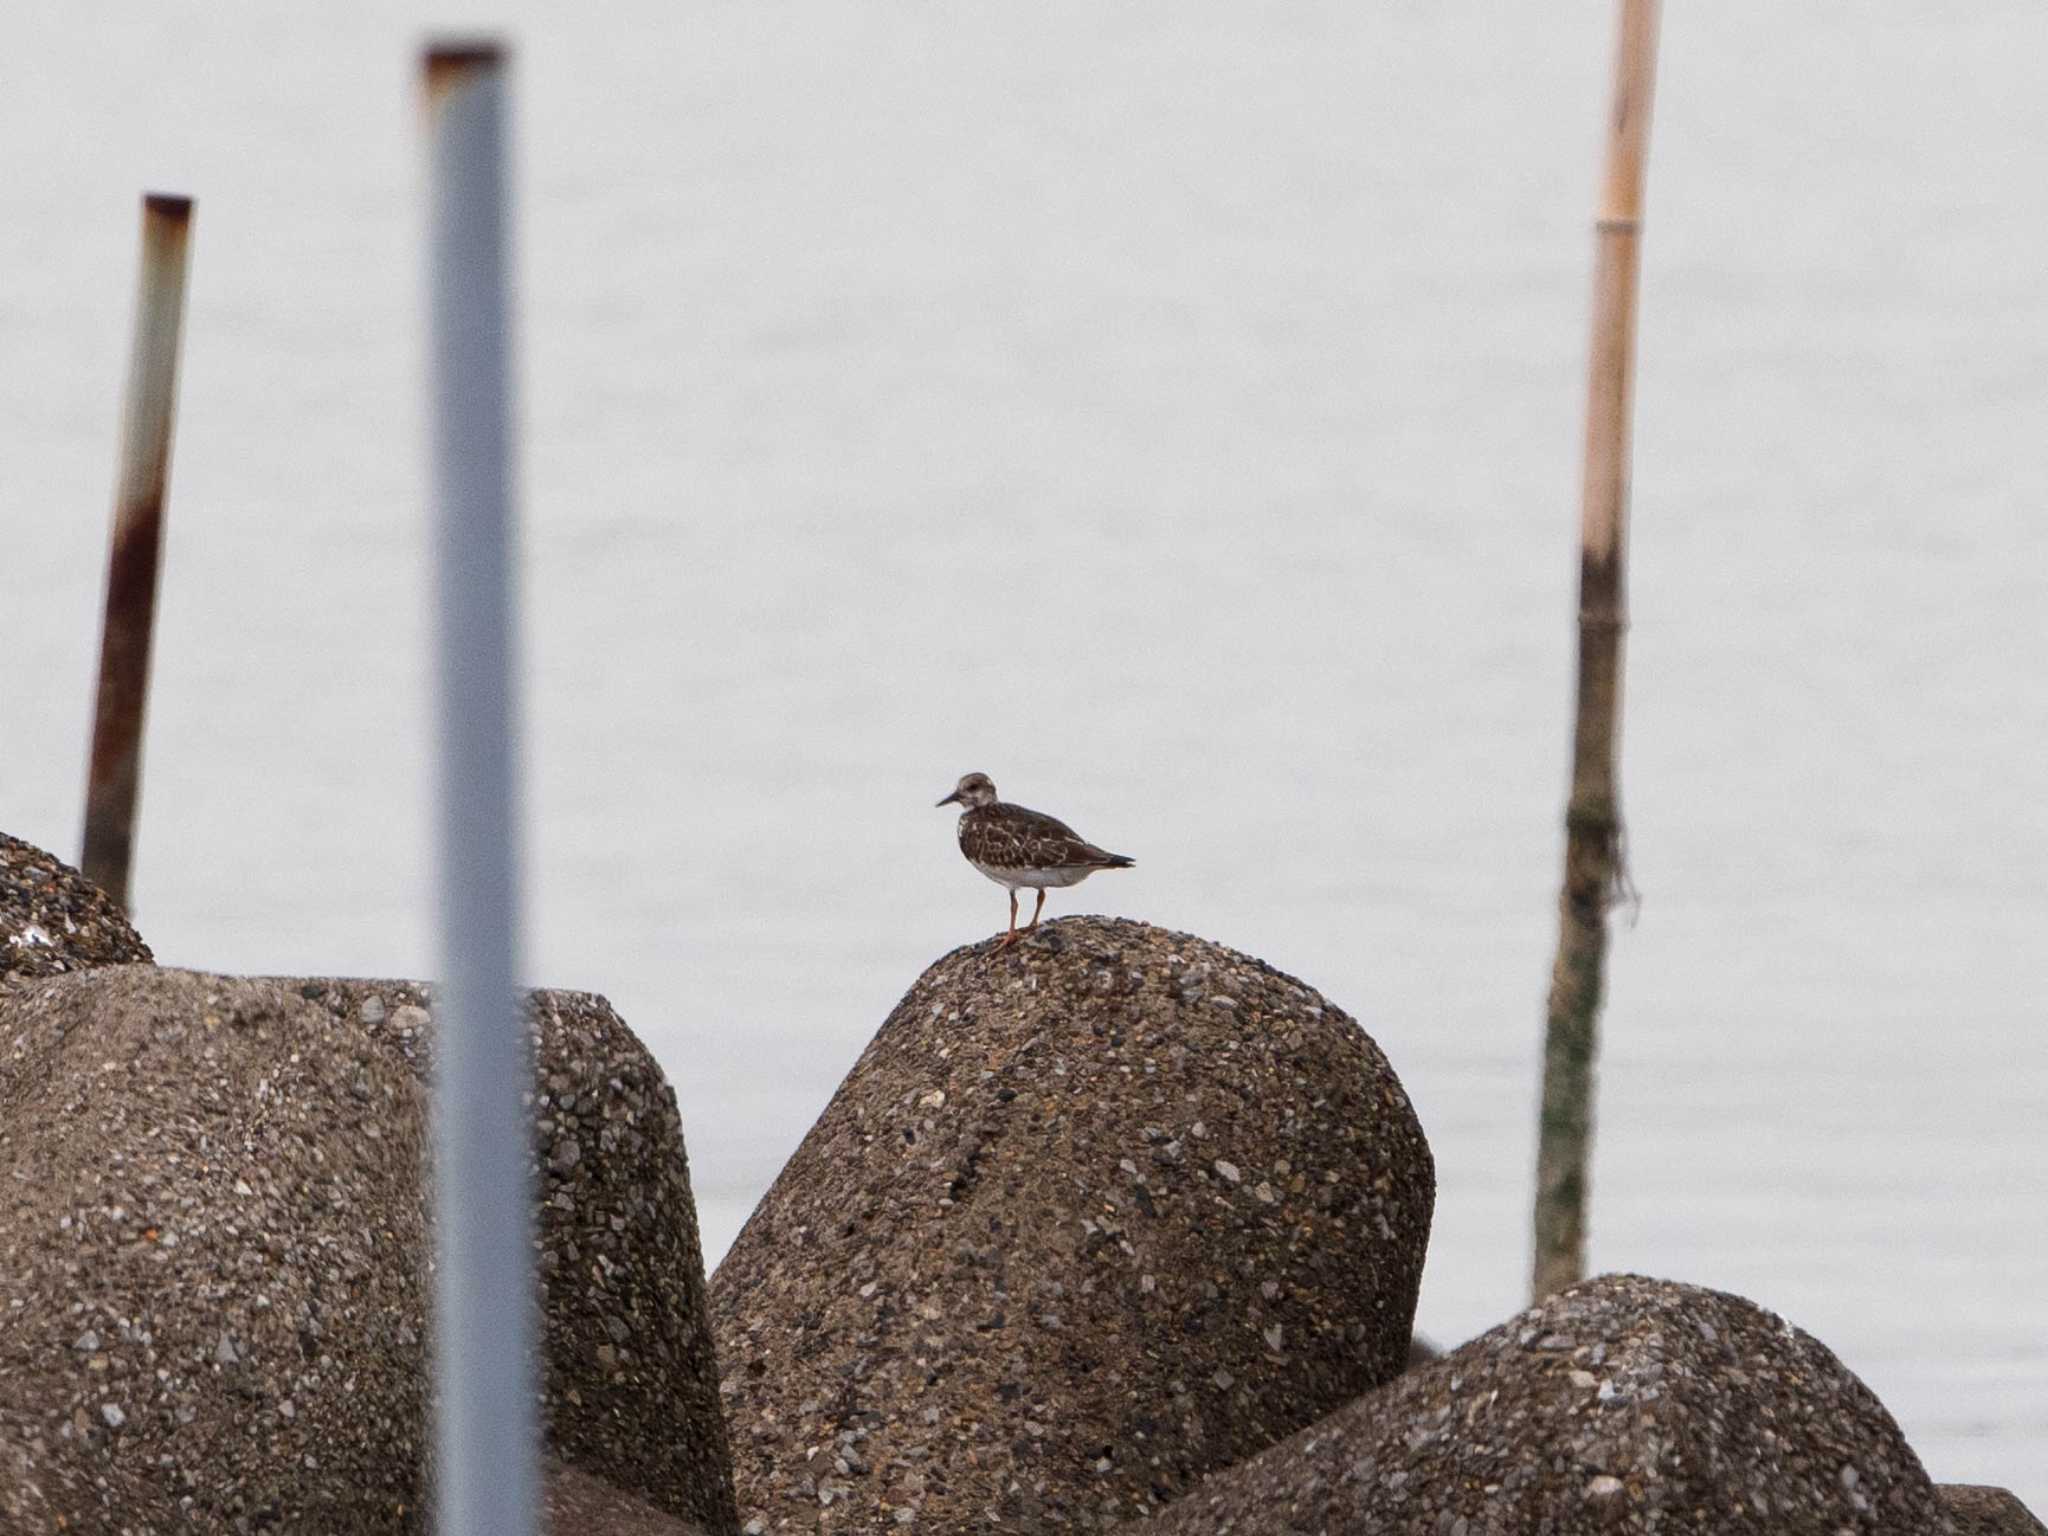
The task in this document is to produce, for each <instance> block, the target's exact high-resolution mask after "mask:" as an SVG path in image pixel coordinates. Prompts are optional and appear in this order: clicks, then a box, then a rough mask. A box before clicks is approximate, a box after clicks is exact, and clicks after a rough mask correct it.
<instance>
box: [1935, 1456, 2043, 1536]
mask: <svg viewBox="0 0 2048 1536" xmlns="http://www.w3.org/2000/svg"><path fill="white" fill-rule="evenodd" d="M2043 1453H2044V1454H2048V1447H2044V1448H2043ZM1934 1491H1935V1492H1936V1493H1938V1494H1939V1495H1941V1502H1942V1507H1943V1508H1945V1509H1946V1510H1947V1511H1948V1515H1949V1518H1950V1519H1951V1520H1953V1521H1954V1522H1955V1527H1956V1536H2048V1526H2043V1525H2042V1524H2041V1522H2040V1521H2039V1520H2036V1519H2035V1518H2034V1516H2033V1514H2032V1513H2031V1512H2030V1511H2029V1510H2028V1509H2027V1506H2026V1505H2024V1504H2022V1503H2021V1502H2020V1501H2019V1499H2018V1498H2017V1497H2015V1496H2014V1495H2013V1494H2012V1493H2011V1492H2010V1491H2009V1490H2008V1489H2004V1488H1987V1487H1985V1486H1984V1485H1982V1484H1981V1483H1937V1484H1936V1485H1935V1488H1934Z"/></svg>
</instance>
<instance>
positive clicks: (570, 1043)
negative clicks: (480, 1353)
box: [278, 978, 735, 1531]
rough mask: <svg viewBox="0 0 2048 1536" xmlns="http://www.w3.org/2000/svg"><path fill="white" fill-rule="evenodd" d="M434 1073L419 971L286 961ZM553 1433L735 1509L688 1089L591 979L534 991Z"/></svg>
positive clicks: (589, 1452) (671, 1493)
mask: <svg viewBox="0 0 2048 1536" xmlns="http://www.w3.org/2000/svg"><path fill="white" fill-rule="evenodd" d="M278 985H280V986H282V987H287V988H289V989H291V990H292V991H294V992H296V993H297V994H298V995H299V996H301V997H303V998H305V999H307V1000H309V1001H311V1002H314V1003H318V1004H320V1005H321V1006H322V1007H323V1008H325V1009H326V1010H327V1011H328V1012H329V1013H330V1014H332V1015H333V1016H334V1017H336V1018H337V1019H342V1020H346V1021H347V1022H348V1023H349V1024H350V1025H351V1026H353V1027H354V1028H356V1029H359V1030H360V1031H362V1033H363V1034H364V1035H365V1036H366V1038H368V1039H369V1040H371V1041H373V1042H375V1043H377V1044H379V1045H381V1046H383V1047H384V1048H386V1050H387V1051H388V1053H390V1055H391V1056H392V1058H393V1059H395V1060H398V1061H400V1062H402V1063H403V1064H404V1065H405V1066H406V1067H407V1068H409V1069H410V1070H411V1071H412V1072H413V1073H414V1074H415V1075H417V1076H420V1077H422V1078H423V1077H424V1074H425V1072H426V1070H427V1066H428V1062H429V1057H430V1047H431V1043H432V1041H431V1032H430V1014H429V1012H428V1008H429V1003H430V999H429V994H428V992H427V989H426V988H424V987H422V986H421V985H419V984H418V983H416V982H406V981H356V980H336V979H331V978H323V979H304V978H295V979H280V980H279V982H278ZM533 1003H534V1014H533V1021H534V1034H533V1040H534V1051H535V1056H536V1075H537V1079H538V1082H539V1085H540V1100H539V1104H538V1107H537V1115H538V1121H537V1129H538V1134H539V1141H538V1146H537V1149H536V1150H537V1153H538V1161H537V1173H538V1177H539V1178H540V1180H541V1183H542V1186H543V1187H542V1189H541V1219H540V1272H541V1279H542V1318H543V1322H544V1326H545V1330H546V1336H545V1340H544V1347H545V1349H546V1355H547V1366H548V1369H547V1404H546V1417H547V1424H548V1443H549V1444H550V1446H552V1447H553V1449H554V1450H555V1451H556V1452H557V1453H558V1454H559V1455H560V1456H562V1457H563V1458H564V1459H565V1460H567V1461H570V1462H573V1463H574V1464H575V1465H576V1466H578V1467H580V1468H582V1469H583V1470H584V1471H586V1472H590V1473H594V1474H596V1475H597V1476H599V1477H602V1478H604V1479H605V1480H606V1481H607V1482H609V1483H611V1484H614V1485H615V1486H617V1487H619V1488H621V1489H625V1490H629V1491H630V1492H632V1493H633V1494H635V1495H636V1496H638V1497H639V1498H642V1499H646V1500H648V1501H650V1502H652V1503H653V1504H656V1505H658V1506H659V1507H661V1508H662V1509H664V1510H667V1511H668V1512H669V1513H671V1514H675V1515H686V1516H688V1517H690V1518H691V1519H693V1520H696V1521H698V1522H700V1523H701V1524H702V1525H703V1526H705V1527H706V1528H707V1529H709V1530H712V1531H729V1530H731V1529H733V1527H734V1525H735V1520H734V1514H733V1494H732V1461H731V1456H730V1454H729V1453H728V1451H727V1449H726V1432H725V1420H724V1418H723V1416H722V1415H721V1413H720V1411H719V1397H718V1363H717V1357H716V1354H715V1353H714V1351H713V1348H712V1342H711V1330H710V1326H709V1323H708V1320H707V1308H706V1303H705V1292H704V1254H703V1249H702V1248H701V1247H700V1246H699V1243H698V1237H697V1206H696V1201H695V1199H694V1197H693V1196H692V1194H691V1192H690V1166H689V1162H688V1159H687V1157H686V1155H685V1152H684V1148H683V1127H682V1119H681V1117H680V1116H679V1115H678V1113H677V1111H676V1098H675V1093H674V1091H673V1090H672V1089H671V1088H670V1087H669V1084H668V1079H667V1078H666V1077H664V1076H663V1075H662V1071H661V1068H660V1067H659V1066H658V1065H656V1063H655V1060H654V1058H653V1057H652V1056H651V1055H649V1054H648V1051H647V1048H646V1046H644V1045H642V1044H641V1043H640V1040H639V1038H638V1037H637V1036H635V1035H634V1034H633V1032H632V1031H631V1030H630V1029H628V1028H627V1027H626V1025H625V1024H624V1023H623V1022H622V1021H621V1020H620V1018H619V1016H618V1015H617V1014H616V1013H615V1012H613V1011H612V1006H611V1004H610V1003H608V1002H606V1001H605V999H603V998H602V997H598V996H596V995H595V994H593V993H588V992H558V991H542V992H535V993H534V994H533Z"/></svg>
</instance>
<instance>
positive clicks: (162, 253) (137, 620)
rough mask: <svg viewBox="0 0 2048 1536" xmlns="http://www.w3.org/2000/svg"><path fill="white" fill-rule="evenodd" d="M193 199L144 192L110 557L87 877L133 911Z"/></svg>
mask: <svg viewBox="0 0 2048 1536" xmlns="http://www.w3.org/2000/svg"><path fill="white" fill-rule="evenodd" d="M191 236H192V199H191V198H189V197H170V196H166V195H164V194H163V193H158V192H152V193H149V194H148V195H147V196H145V197H144V198H143V199H142V276H141V279H140V283H139V285H138V288H137V292H136V300H135V339H134V343H133V345H132V346H131V348H130V349H129V354H128V399H127V404H126V406H125V407H124V409H123V411H122V418H121V471H120V474H121V478H120V482H119V484H118V485H117V486H116V488H115V492H114V532H113V538H112V548H111V550H110V552H109V554H108V558H107V605H106V617H105V620H104V622H103V625H102V627H101V630H100V679H99V691H98V701H97V703H96V705H95V707H94V711H93V723H92V761H91V766H90V768H89V769H88V771H87V779H86V788H85V851H84V852H83V853H82V854H81V855H80V856H79V860H78V864H79V868H80V870H81V871H82V872H83V873H84V875H85V877H86V878H87V879H88V880H90V881H92V882H93V883H94V884H95V885H97V886H99V887H100V889H101V890H103V891H105V892H106V893H107V894H108V895H109V896H111V897H113V898H114V900H115V901H117V902H119V903H120V904H121V906H122V907H123V908H126V907H127V906H128V905H129V900H128V880H129V870H130V866H131V864H132V862H133V860H134V854H135V805H136V800H137V797H138V794H139V791H140V789H141V784H142V721H143V713H144V710H145V708H146V706H147V704H148V702H149V652H150V641H151V638H152V636H153V634H154V631H155V628H156V591H157V572H158V569H159V565H160V562H161V556H162V553H163V533H164V503H165V500H166V497H167V494H168V490H169V486H170V475H171V421H172V418H173V417H174V416H175V415H176V413H177V403H178V350H179V346H178V344H179V337H180V335H181V334H182V332H183V330H184V320H185V266H186V256H187V254H188V252H189V251H190V249H191Z"/></svg>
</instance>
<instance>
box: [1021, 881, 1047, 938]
mask: <svg viewBox="0 0 2048 1536" xmlns="http://www.w3.org/2000/svg"><path fill="white" fill-rule="evenodd" d="M1044 910H1045V887H1044V886H1042V885H1041V886H1040V887H1039V888H1038V905H1037V906H1035V907H1033V908H1032V909H1031V921H1030V922H1028V923H1026V924H1025V925H1024V931H1025V932H1026V933H1029V932H1030V931H1031V930H1032V929H1034V928H1036V927H1037V926H1038V914H1039V913H1041V912H1043V911H1044Z"/></svg>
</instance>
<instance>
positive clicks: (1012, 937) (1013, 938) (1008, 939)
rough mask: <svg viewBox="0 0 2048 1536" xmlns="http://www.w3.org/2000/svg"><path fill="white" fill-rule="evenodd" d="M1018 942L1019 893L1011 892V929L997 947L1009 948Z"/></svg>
mask: <svg viewBox="0 0 2048 1536" xmlns="http://www.w3.org/2000/svg"><path fill="white" fill-rule="evenodd" d="M1016 942H1017V893H1016V892H1015V891H1012V892H1010V931H1009V932H1008V933H1006V934H1004V935H1003V937H1002V939H1001V941H1000V942H998V943H997V945H996V948H997V949H1008V948H1009V947H1010V946H1011V945H1012V944H1014V943H1016Z"/></svg>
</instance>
